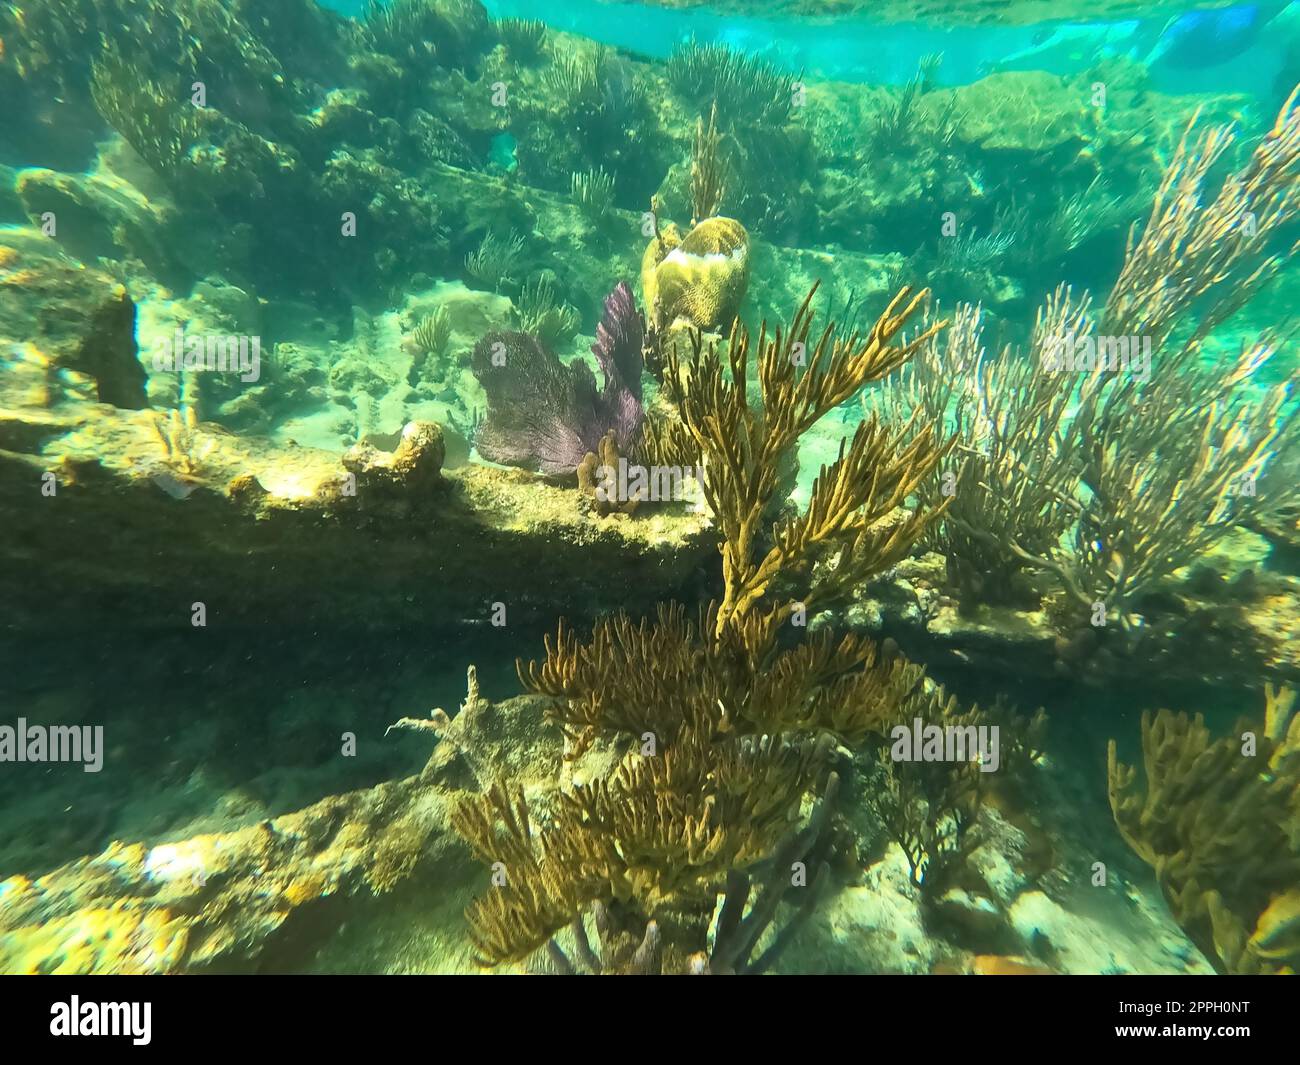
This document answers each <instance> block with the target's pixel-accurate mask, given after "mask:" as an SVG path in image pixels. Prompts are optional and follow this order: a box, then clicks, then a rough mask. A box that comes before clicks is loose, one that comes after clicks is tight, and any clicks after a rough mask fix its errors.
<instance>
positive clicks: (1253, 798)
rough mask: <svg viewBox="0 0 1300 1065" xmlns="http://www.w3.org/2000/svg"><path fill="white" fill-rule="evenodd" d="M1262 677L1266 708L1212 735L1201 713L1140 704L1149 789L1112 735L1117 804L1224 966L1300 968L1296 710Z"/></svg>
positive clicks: (1192, 931)
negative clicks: (1144, 708) (1146, 709)
mask: <svg viewBox="0 0 1300 1065" xmlns="http://www.w3.org/2000/svg"><path fill="white" fill-rule="evenodd" d="M1295 703H1296V693H1295V692H1294V691H1291V690H1289V689H1286V688H1281V689H1278V688H1274V687H1271V686H1269V687H1267V688H1266V689H1265V707H1264V720H1263V723H1262V725H1261V724H1260V723H1259V722H1258V721H1250V720H1244V719H1243V720H1241V721H1239V722H1238V723H1237V724H1236V726H1235V727H1234V728H1233V730H1232V733H1231V734H1229V735H1226V736H1222V737H1219V738H1217V739H1216V738H1212V737H1211V734H1210V730H1209V729H1208V728H1207V727H1206V725H1205V721H1204V719H1203V718H1202V716H1201V715H1200V714H1197V715H1196V716H1195V717H1194V718H1189V717H1188V716H1187V715H1186V714H1175V713H1171V712H1170V711H1168V710H1161V711H1159V712H1158V713H1156V714H1155V715H1152V714H1150V713H1144V714H1143V715H1142V762H1143V770H1144V778H1145V781H1144V782H1145V790H1143V789H1142V788H1141V787H1140V786H1139V783H1138V773H1137V769H1136V768H1134V767H1132V766H1127V765H1124V764H1123V763H1122V762H1120V761H1119V757H1118V755H1117V753H1116V745H1115V741H1114V740H1111V742H1110V747H1109V754H1108V775H1109V791H1110V806H1111V810H1112V811H1113V813H1114V815H1115V824H1116V825H1117V826H1118V828H1119V831H1120V835H1122V836H1123V837H1124V840H1125V842H1127V843H1128V845H1129V846H1130V847H1132V848H1133V850H1134V852H1135V853H1136V854H1137V855H1138V856H1139V857H1140V858H1141V859H1142V860H1143V861H1144V862H1146V863H1147V864H1148V865H1149V866H1151V868H1152V869H1153V870H1154V871H1155V875H1156V880H1157V881H1158V882H1159V884H1160V890H1161V892H1162V893H1163V894H1164V897H1165V901H1166V902H1167V903H1168V904H1169V908H1170V910H1171V911H1172V912H1173V915H1174V917H1175V918H1176V919H1177V921H1178V923H1179V925H1181V926H1182V928H1183V931H1185V932H1186V933H1187V935H1188V937H1189V938H1190V939H1191V940H1192V942H1193V943H1195V944H1196V945H1197V947H1199V948H1200V950H1201V952H1202V953H1203V954H1204V955H1205V956H1206V957H1207V958H1208V959H1209V960H1210V961H1211V963H1212V964H1213V965H1214V968H1215V969H1216V970H1217V971H1218V972H1220V973H1242V974H1259V973H1290V974H1294V973H1295V972H1296V971H1297V970H1298V969H1300V716H1297V715H1296V713H1295Z"/></svg>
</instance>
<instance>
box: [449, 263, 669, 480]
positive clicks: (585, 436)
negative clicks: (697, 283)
mask: <svg viewBox="0 0 1300 1065" xmlns="http://www.w3.org/2000/svg"><path fill="white" fill-rule="evenodd" d="M643 336H644V325H643V323H642V320H641V315H640V313H639V312H638V311H637V308H636V302H635V301H634V300H633V298H632V291H631V289H629V288H628V286H627V285H626V284H625V283H622V282H620V283H619V285H618V287H617V288H615V289H614V291H613V292H612V293H611V294H610V295H609V297H608V298H607V299H606V300H605V313H604V316H603V317H602V319H601V322H600V325H599V326H598V327H597V329H596V343H595V344H593V345H592V347H591V351H592V354H593V355H595V356H596V363H597V365H598V366H599V367H600V371H601V373H602V375H603V376H604V383H603V386H602V387H601V388H600V389H599V390H597V388H596V378H595V376H594V374H593V373H592V371H591V367H590V366H588V365H587V363H586V362H584V361H583V360H581V359H577V360H575V361H573V362H571V363H568V364H567V365H566V364H565V363H563V362H562V361H561V360H560V358H559V357H558V356H557V355H555V353H554V352H552V351H551V350H550V349H548V348H547V347H546V346H545V345H544V344H543V343H542V342H541V341H540V340H538V339H537V337H535V336H532V335H531V334H529V333H516V332H493V333H489V334H487V336H485V337H484V338H483V339H482V340H480V341H479V342H478V344H477V345H476V346H475V348H474V354H473V356H472V357H471V360H470V365H471V368H472V369H473V371H474V375H475V376H476V377H477V378H478V379H479V383H480V384H482V386H483V390H484V391H485V392H486V393H487V397H488V412H487V417H486V418H485V419H484V421H483V424H482V425H481V426H480V427H479V431H478V434H477V436H476V437H475V446H476V447H477V448H478V451H479V454H481V455H482V456H483V457H484V458H486V459H490V460H491V461H493V462H502V463H506V464H508V465H512V466H526V467H530V468H533V469H537V470H539V471H540V472H542V473H544V474H547V475H548V476H559V475H565V474H571V473H573V472H574V471H575V470H576V469H577V468H578V466H579V464H580V463H581V462H582V460H583V458H585V457H586V455H587V454H588V453H589V452H595V451H596V450H597V449H598V447H599V445H600V442H601V440H602V438H603V437H604V436H605V434H606V433H609V432H612V433H613V434H614V441H615V443H616V444H617V445H618V447H619V449H620V450H625V449H630V447H631V444H632V442H633V440H634V439H635V437H636V435H637V432H638V431H639V430H640V427H641V421H642V418H643V417H644V409H643V408H642V405H641V343H642V338H643Z"/></svg>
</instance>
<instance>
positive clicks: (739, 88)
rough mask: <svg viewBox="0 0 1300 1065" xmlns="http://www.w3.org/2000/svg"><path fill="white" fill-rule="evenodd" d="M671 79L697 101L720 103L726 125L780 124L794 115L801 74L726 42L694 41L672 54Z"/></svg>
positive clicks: (706, 103)
mask: <svg viewBox="0 0 1300 1065" xmlns="http://www.w3.org/2000/svg"><path fill="white" fill-rule="evenodd" d="M667 74H668V81H669V83H670V84H671V85H672V87H673V88H674V89H675V90H676V91H677V92H679V93H681V95H682V96H683V97H685V98H686V99H687V100H688V101H689V102H690V103H691V104H693V105H694V106H696V107H699V108H703V107H706V106H708V104H709V102H710V101H713V103H714V104H715V105H716V107H717V109H718V114H719V117H720V118H721V119H722V121H723V123H724V124H725V125H728V126H730V125H733V124H737V123H739V124H743V125H747V126H780V125H781V124H782V123H784V122H785V121H786V120H787V119H788V118H789V117H790V108H791V106H792V105H793V103H794V88H795V83H796V82H797V81H798V79H797V78H792V77H790V76H789V75H787V74H783V73H781V72H780V71H779V70H777V69H776V68H775V67H774V66H772V65H771V64H770V63H768V62H766V61H765V60H763V59H760V58H758V57H757V56H751V55H746V54H745V53H743V52H735V51H732V50H731V49H730V48H728V47H727V46H726V45H724V44H700V43H699V42H697V41H694V40H692V41H690V42H688V43H686V44H683V45H681V46H680V47H679V48H677V49H676V50H674V52H673V54H672V55H671V56H669V57H668V70H667Z"/></svg>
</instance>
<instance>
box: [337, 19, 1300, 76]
mask: <svg viewBox="0 0 1300 1065" xmlns="http://www.w3.org/2000/svg"><path fill="white" fill-rule="evenodd" d="M322 2H323V3H324V4H325V6H327V7H330V8H332V9H334V10H336V11H340V12H342V13H344V14H348V15H356V14H358V13H359V12H360V11H361V9H362V8H363V7H364V3H363V0H322ZM485 6H486V8H487V9H488V11H489V13H490V14H491V15H492V16H493V18H537V19H541V20H542V21H544V22H545V23H546V24H547V25H548V26H551V27H553V28H554V29H557V30H562V31H565V32H568V33H574V34H580V35H582V36H584V37H589V38H592V39H594V40H598V41H601V42H603V43H605V44H609V45H612V46H614V47H617V48H622V49H626V50H628V51H630V52H635V53H639V54H641V55H645V56H648V57H651V58H658V59H662V58H664V57H666V56H667V55H669V54H670V53H671V52H672V50H673V49H674V48H675V47H677V46H678V45H679V44H681V43H682V42H684V41H689V40H691V39H692V38H694V39H695V40H697V41H700V42H701V43H716V44H725V45H727V46H728V47H730V48H733V49H736V50H738V51H743V52H747V53H749V54H751V55H759V56H762V57H763V58H765V59H767V60H768V61H769V62H771V63H773V64H775V65H776V66H778V67H780V68H782V69H784V70H787V71H789V72H790V73H792V74H798V73H801V72H802V73H805V74H807V75H809V76H811V77H815V78H825V79H831V80H836V81H847V82H858V83H867V84H884V85H890V84H893V85H897V84H902V83H904V82H906V81H907V80H908V79H909V78H911V77H912V76H913V75H914V74H915V73H916V69H917V64H918V63H919V62H920V60H921V59H922V58H923V57H924V56H926V55H929V54H932V53H938V52H941V53H943V57H944V59H943V65H942V67H941V68H940V69H939V71H938V72H937V74H936V77H935V80H936V82H938V83H939V84H947V85H964V84H969V83H970V82H973V81H977V80H979V79H980V78H982V77H984V76H986V75H987V74H990V73H994V72H996V71H1000V70H1044V71H1047V72H1049V73H1053V74H1074V73H1077V72H1079V71H1081V70H1086V69H1088V68H1089V67H1091V66H1093V65H1095V64H1096V63H1098V62H1100V61H1102V60H1105V59H1108V58H1113V57H1117V56H1125V57H1128V58H1131V59H1134V60H1138V61H1145V62H1149V63H1151V64H1152V65H1153V71H1152V72H1153V76H1154V78H1155V83H1156V87H1157V88H1161V89H1164V90H1166V91H1175V92H1179V91H1186V92H1192V91H1198V92H1205V91H1216V90H1217V91H1237V92H1267V87H1268V86H1270V85H1271V84H1272V82H1273V81H1274V79H1275V78H1276V77H1277V74H1278V72H1279V70H1280V69H1281V68H1282V66H1283V65H1284V64H1285V63H1287V62H1294V61H1295V60H1294V58H1293V57H1294V55H1295V54H1296V52H1297V50H1298V49H1300V45H1297V41H1300V16H1297V15H1296V8H1297V6H1300V5H1297V4H1294V3H1286V2H1285V0H1276V2H1274V3H1272V4H1242V5H1237V6H1235V7H1232V8H1226V9H1223V10H1221V11H1212V12H1199V11H1193V12H1188V13H1186V14H1184V15H1180V16H1176V17H1174V18H1172V19H1166V18H1159V19H1148V20H1128V21H1123V22H1089V23H1082V22H1050V23H1042V24H1039V25H1033V26H987V25H986V26H954V27H947V28H945V27H939V26H933V25H927V24H921V23H882V22H878V21H875V20H873V19H871V18H870V17H868V16H846V17H836V18H822V19H817V18H807V17H786V18H780V17H770V18H765V17H757V16H746V15H739V14H736V13H733V12H727V13H721V12H717V11H713V10H711V9H709V8H707V7H694V8H690V9H687V10H680V9H672V8H666V7H655V6H645V5H641V4H612V3H605V2H602V0H566V2H565V3H564V4H562V5H560V4H556V3H554V0H485ZM1265 26H1267V27H1268V32H1262V31H1263V29H1264V27H1265Z"/></svg>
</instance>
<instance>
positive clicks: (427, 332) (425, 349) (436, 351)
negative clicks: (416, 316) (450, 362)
mask: <svg viewBox="0 0 1300 1065" xmlns="http://www.w3.org/2000/svg"><path fill="white" fill-rule="evenodd" d="M411 339H412V342H413V343H414V345H415V348H416V351H418V352H419V353H420V354H421V355H445V354H446V352H447V343H448V341H450V340H451V315H450V314H449V313H448V312H447V308H446V307H439V308H438V309H437V310H436V311H434V312H433V313H432V314H430V315H428V316H426V317H425V318H422V319H421V320H420V324H419V325H417V326H416V327H415V329H414V331H413V332H412V334H411Z"/></svg>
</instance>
